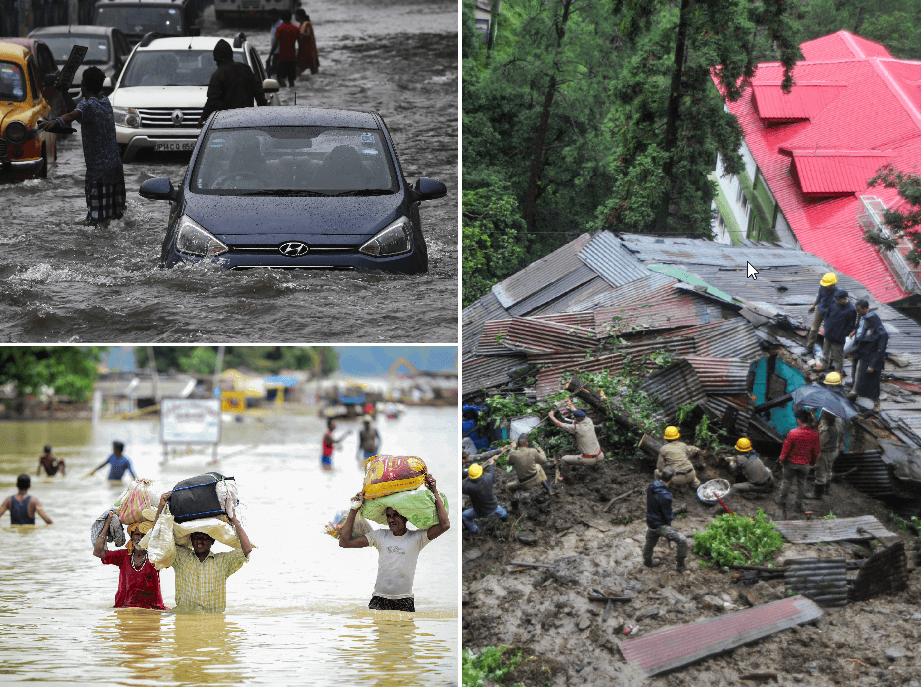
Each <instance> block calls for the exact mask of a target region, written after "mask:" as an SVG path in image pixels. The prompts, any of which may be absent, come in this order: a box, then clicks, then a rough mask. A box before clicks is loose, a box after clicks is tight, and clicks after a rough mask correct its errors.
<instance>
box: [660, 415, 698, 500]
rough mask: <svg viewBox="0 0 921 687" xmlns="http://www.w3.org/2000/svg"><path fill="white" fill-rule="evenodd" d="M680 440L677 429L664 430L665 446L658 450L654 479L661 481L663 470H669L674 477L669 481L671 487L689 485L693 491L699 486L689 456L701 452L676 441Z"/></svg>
mask: <svg viewBox="0 0 921 687" xmlns="http://www.w3.org/2000/svg"><path fill="white" fill-rule="evenodd" d="M680 438H681V433H680V432H679V431H678V428H677V427H666V428H665V440H666V444H665V445H664V446H663V447H662V448H660V449H659V460H658V462H657V463H656V471H655V477H656V479H662V473H663V472H664V471H665V468H671V469H672V470H674V472H675V477H674V479H672V481H671V486H672V487H680V486H682V485H685V484H690V485H691V486H692V487H693V488H694V489H697V487H699V486H700V480H699V479H697V473H696V472H694V466H693V465H692V464H691V456H696V455H697V454H699V453H700V452H701V451H700V449H699V448H697V447H696V446H688V445H687V444H686V443H684V442H683V441H678V440H679V439H680Z"/></svg>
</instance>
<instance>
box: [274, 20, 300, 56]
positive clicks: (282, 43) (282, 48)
mask: <svg viewBox="0 0 921 687" xmlns="http://www.w3.org/2000/svg"><path fill="white" fill-rule="evenodd" d="M275 38H277V39H278V61H279V62H294V61H295V60H297V44H298V41H300V39H301V30H300V29H299V28H297V27H296V26H295V25H294V24H288V23H282V24H281V25H280V26H279V27H278V28H277V29H275Z"/></svg>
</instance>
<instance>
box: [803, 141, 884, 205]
mask: <svg viewBox="0 0 921 687" xmlns="http://www.w3.org/2000/svg"><path fill="white" fill-rule="evenodd" d="M891 159H892V156H891V155H887V154H884V153H875V152H873V151H862V152H856V151H855V152H852V153H847V152H846V151H839V152H837V154H832V152H829V151H821V154H820V153H817V152H816V151H802V150H795V151H793V173H794V174H795V175H796V177H797V179H798V180H799V185H800V189H802V191H803V195H805V196H840V195H846V194H849V193H859V192H861V191H864V190H866V188H867V179H870V178H872V177H873V176H874V175H875V174H876V172H877V171H878V170H879V168H880V167H882V166H883V165H885V164H887V163H888V162H889V161H890V160H891Z"/></svg>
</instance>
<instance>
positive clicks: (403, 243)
mask: <svg viewBox="0 0 921 687" xmlns="http://www.w3.org/2000/svg"><path fill="white" fill-rule="evenodd" d="M412 249H413V228H412V225H411V224H410V223H409V219H407V218H406V217H400V219H398V220H397V221H396V222H393V223H392V224H390V225H388V226H387V227H386V228H385V229H382V230H381V231H379V232H377V234H376V235H375V237H374V238H373V239H371V240H370V241H368V242H367V243H365V244H364V245H363V246H362V247H361V248H359V249H358V250H359V252H361V253H364V254H365V255H373V256H375V257H383V256H386V255H399V254H400V253H408V252H409V251H411V250H412Z"/></svg>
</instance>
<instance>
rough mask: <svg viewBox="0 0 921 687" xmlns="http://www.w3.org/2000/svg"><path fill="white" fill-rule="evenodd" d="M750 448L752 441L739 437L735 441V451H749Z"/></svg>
mask: <svg viewBox="0 0 921 687" xmlns="http://www.w3.org/2000/svg"><path fill="white" fill-rule="evenodd" d="M751 450H752V442H750V441H749V440H748V439H747V438H745V437H741V438H740V439H739V440H738V441H737V442H736V451H751Z"/></svg>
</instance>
